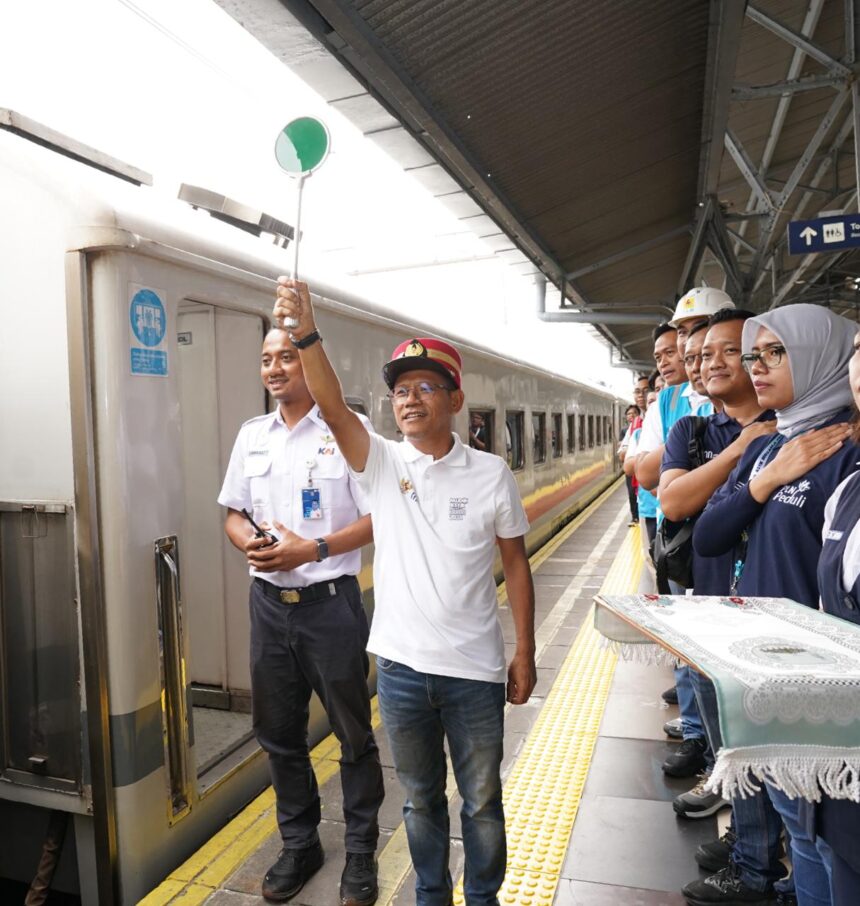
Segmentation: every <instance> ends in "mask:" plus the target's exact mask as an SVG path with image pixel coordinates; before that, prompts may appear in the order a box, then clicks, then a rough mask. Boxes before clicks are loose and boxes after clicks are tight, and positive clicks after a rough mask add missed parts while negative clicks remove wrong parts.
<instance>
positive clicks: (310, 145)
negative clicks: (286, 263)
mask: <svg viewBox="0 0 860 906" xmlns="http://www.w3.org/2000/svg"><path fill="white" fill-rule="evenodd" d="M330 147H331V139H330V136H329V132H328V129H327V128H326V126H325V123H323V122H321V121H320V120H318V119H314V117H312V116H300V117H298V119H294V120H290V122H289V123H287V125H286V126H284V128H283V129H282V130H281V131H280V132H279V133H278V137H277V139H276V141H275V160H277V162H278V166H279V167H280V168H281V169H282V170H283V171H284V172H285V173H287V174H289V175H290V176H292V177H293V178H294V179H296V180H297V181H298V185H297V189H298V200H297V203H296V225H295V235H294V236H293V267H292V272H291V274H290V276H291V277H292V279H293V280H295V279H297V278H298V275H299V236H300V234H301V225H302V191H303V190H304V186H305V179H307V177H309V176H311V175H312V174H313V173H314V172H315V171H316V170H318V169H319V168H320V167H321V166H322V165H323V163H324V162H325V159H326V157H328V152H329V148H330ZM298 326H299V325H298V322H296V321H295V320H293V319H292V318H286V319H285V320H284V327H287V328H291V327H298Z"/></svg>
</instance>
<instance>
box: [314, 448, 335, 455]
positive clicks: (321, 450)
mask: <svg viewBox="0 0 860 906" xmlns="http://www.w3.org/2000/svg"><path fill="white" fill-rule="evenodd" d="M317 455H318V456H334V447H320V448H319V450H317Z"/></svg>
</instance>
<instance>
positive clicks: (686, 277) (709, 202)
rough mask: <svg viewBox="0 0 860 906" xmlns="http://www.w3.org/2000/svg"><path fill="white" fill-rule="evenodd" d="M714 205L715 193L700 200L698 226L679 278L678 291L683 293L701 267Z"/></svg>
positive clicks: (694, 231)
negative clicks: (700, 263)
mask: <svg viewBox="0 0 860 906" xmlns="http://www.w3.org/2000/svg"><path fill="white" fill-rule="evenodd" d="M713 206H714V197H713V195H708V196H707V197H706V198H705V200H704V201H702V202H700V205H699V209H698V217H697V219H696V227H695V229H694V230H693V238H692V240H691V241H690V248H689V249H688V251H687V258H686V260H685V261H684V267H683V269H682V270H681V276H680V278H679V279H678V287H677V293H678V295H679V296H681V295H683V294H684V293H685V292H687V290H688V289H689V288H690V280H691V279H692V277H693V275H694V274H695V272H696V270H697V269H698V267H699V262H700V261H701V260H702V255H703V253H704V251H705V246H706V244H707V242H706V238H707V234H708V224H709V223H710V220H711V213H712V211H713Z"/></svg>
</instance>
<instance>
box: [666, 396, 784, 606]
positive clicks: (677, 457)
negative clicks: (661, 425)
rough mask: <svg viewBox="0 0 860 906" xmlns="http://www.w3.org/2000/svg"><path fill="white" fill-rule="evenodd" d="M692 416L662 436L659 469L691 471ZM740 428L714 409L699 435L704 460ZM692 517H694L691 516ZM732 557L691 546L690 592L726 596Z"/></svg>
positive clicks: (766, 417)
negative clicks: (663, 443)
mask: <svg viewBox="0 0 860 906" xmlns="http://www.w3.org/2000/svg"><path fill="white" fill-rule="evenodd" d="M774 418H775V415H774V413H773V411H772V410H770V409H768V410H766V411H765V412H762V413H761V414H760V415H759V416H758V417H757V418H756V421H757V422H766V421H771V420H773V419H774ZM695 423H696V419H695V418H693V417H691V416H689V415H686V416H684V418H682V419H680V420H679V421H677V422H676V423H675V424H674V425H673V426H672V430H671V431H670V432H669V436H668V437H667V438H666V449H665V451H664V453H663V460H662V462H661V464H660V472H661V473H663V472H666V471H668V470H669V469H684V471H686V472H692V471H693V469H694V468H695V465H694V464H693V462H692V461H691V460H690V441H691V440H692V439H693V435H694V434H695ZM742 430H743V427H742V425H741V423H740V422H738V421H736V420H735V419H733V418H732V417H731V416H729V415H726V413H725V412H717V413H715V414H714V415H711V416H709V417H708V424H707V426H706V427H705V432H704V434H703V435H702V451H703V453H704V455H705V460H711V459H713V458H714V457H715V456H718V455H719V454H720V453H722V452H723V450H725V449H726V447H728V446H729V444H731V443H732V442H733V441H735V440H736V439H737V437H738V435H739V434H740V433H741V431H742ZM691 518H693V519H696V518H698V517H696V516H693V517H691ZM733 564H734V560H733V557H732V552H731V551H728V552H727V553H724V554H720V555H719V556H716V557H703V556H702V555H701V554H699V553H698V552H697V551H696V550H695V548H694V549H693V591H694V593H695V594H697V595H726V594H728V593H729V586H730V585H731V578H732V567H733Z"/></svg>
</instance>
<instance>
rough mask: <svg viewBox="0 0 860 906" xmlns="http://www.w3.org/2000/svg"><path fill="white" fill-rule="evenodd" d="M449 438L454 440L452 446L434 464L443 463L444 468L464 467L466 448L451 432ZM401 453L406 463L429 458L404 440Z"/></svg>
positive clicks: (428, 455)
mask: <svg viewBox="0 0 860 906" xmlns="http://www.w3.org/2000/svg"><path fill="white" fill-rule="evenodd" d="M451 437H452V438H453V439H454V446H453V447H451V449H450V450H449V451H448V452H447V453H446V454H445V455H444V456H443V457H442V458H441V459H437V460H435V462H443V463H445V465H446V466H464V465H466V455H467V454H466V446H465V445H464V443H463V441H461V440H460V437H459V436H458V435H457V434H454V432H453V431H452V432H451ZM402 451H403V458H404V459H405V460H406V462H417V461H418V460H419V459H421V458H422V457H424V456H426V457H430V454H429V453H422V452H421V451H420V450H419V449H418V448H417V447H415V446H413V445H412V444H411V443H410V442H409V440H407V439H406V438H404V439H403V443H402Z"/></svg>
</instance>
